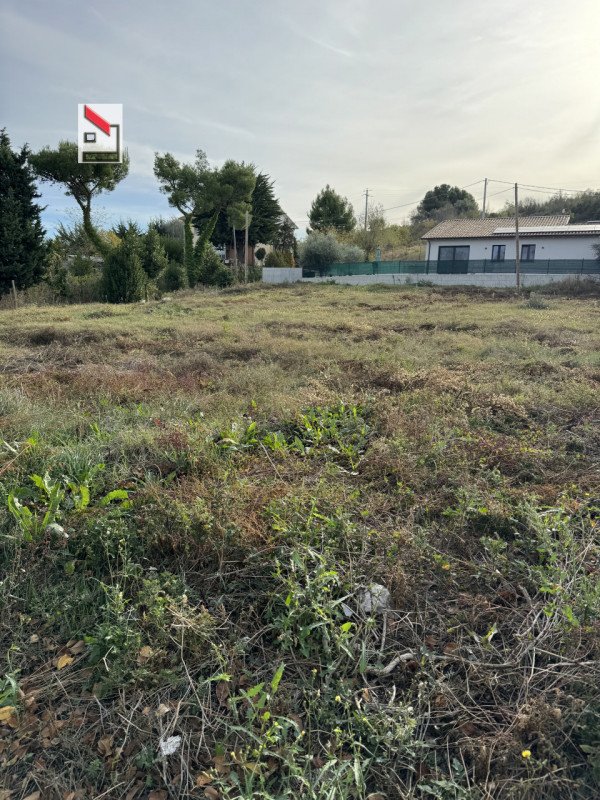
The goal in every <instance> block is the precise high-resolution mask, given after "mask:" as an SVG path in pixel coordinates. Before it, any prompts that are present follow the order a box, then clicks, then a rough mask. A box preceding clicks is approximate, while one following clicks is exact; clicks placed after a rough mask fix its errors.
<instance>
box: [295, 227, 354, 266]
mask: <svg viewBox="0 0 600 800" xmlns="http://www.w3.org/2000/svg"><path fill="white" fill-rule="evenodd" d="M298 249H299V254H300V266H301V267H302V268H303V269H311V270H315V271H317V272H319V273H320V274H323V273H324V272H325V270H326V269H327V267H329V266H331V264H334V263H339V262H344V263H352V262H360V261H364V260H365V253H364V251H363V250H361V248H360V247H357V246H356V245H351V244H345V243H344V242H340V241H338V240H337V239H336V237H335V236H334V235H333V234H332V233H311V234H310V235H309V236H307V237H306V239H305V240H304V241H303V242H301V243H300V246H299V248H298Z"/></svg>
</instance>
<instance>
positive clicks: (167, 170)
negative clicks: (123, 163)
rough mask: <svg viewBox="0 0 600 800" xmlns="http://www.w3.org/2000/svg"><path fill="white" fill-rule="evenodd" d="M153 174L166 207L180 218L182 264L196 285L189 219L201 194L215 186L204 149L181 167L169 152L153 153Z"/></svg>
mask: <svg viewBox="0 0 600 800" xmlns="http://www.w3.org/2000/svg"><path fill="white" fill-rule="evenodd" d="M154 174H155V176H156V178H157V180H158V183H159V187H160V191H161V192H162V193H163V194H166V195H167V198H168V201H169V205H171V206H173V207H174V208H176V209H177V210H178V211H179V213H180V214H181V215H182V217H183V223H184V229H183V230H184V239H183V265H184V268H185V271H186V274H187V277H188V281H189V283H190V286H193V285H194V284H195V282H196V264H195V260H194V236H193V230H192V219H193V217H194V214H197V213H198V206H199V204H200V203H201V198H202V195H203V194H206V193H207V191H210V188H211V187H213V186H214V174H213V170H211V169H210V167H209V165H208V159H207V157H206V153H205V152H204V150H200V149H198V150H196V158H195V160H194V163H193V164H182V163H181V162H179V161H178V160H177V159H176V158H175V156H173V155H172V154H171V153H164V154H163V155H160V154H159V153H155V155H154Z"/></svg>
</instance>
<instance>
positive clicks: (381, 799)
mask: <svg viewBox="0 0 600 800" xmlns="http://www.w3.org/2000/svg"><path fill="white" fill-rule="evenodd" d="M367 800H386V795H385V794H381V792H371V794H368V795H367Z"/></svg>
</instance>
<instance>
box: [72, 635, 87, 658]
mask: <svg viewBox="0 0 600 800" xmlns="http://www.w3.org/2000/svg"><path fill="white" fill-rule="evenodd" d="M69 650H70V651H71V653H72V654H73V655H74V656H79V655H81V653H83V651H84V650H85V642H84V641H83V639H80V640H79V641H78V642H75V644H72V645H71V647H69Z"/></svg>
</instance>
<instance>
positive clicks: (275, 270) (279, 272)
mask: <svg viewBox="0 0 600 800" xmlns="http://www.w3.org/2000/svg"><path fill="white" fill-rule="evenodd" d="M262 279H263V283H297V282H298V281H301V280H302V270H301V269H300V268H299V267H263V271H262Z"/></svg>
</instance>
